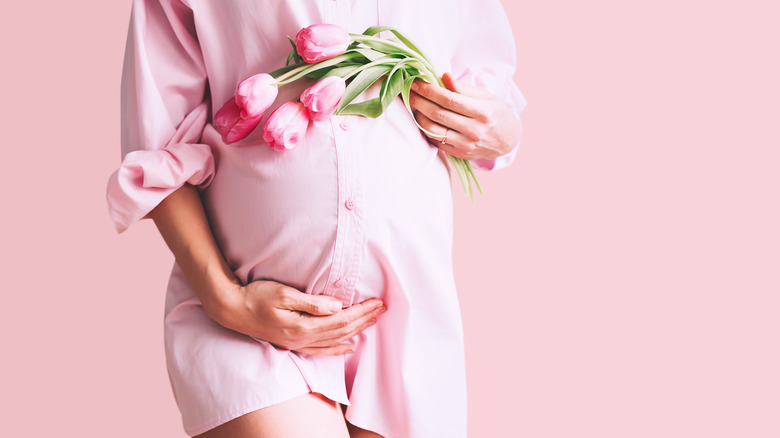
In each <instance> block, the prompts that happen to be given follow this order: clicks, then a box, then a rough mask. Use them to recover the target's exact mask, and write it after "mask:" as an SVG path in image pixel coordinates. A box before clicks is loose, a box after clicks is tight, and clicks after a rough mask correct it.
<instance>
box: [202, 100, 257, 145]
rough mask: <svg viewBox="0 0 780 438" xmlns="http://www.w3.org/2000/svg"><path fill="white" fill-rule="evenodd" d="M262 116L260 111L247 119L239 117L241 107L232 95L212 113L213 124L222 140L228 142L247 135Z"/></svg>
mask: <svg viewBox="0 0 780 438" xmlns="http://www.w3.org/2000/svg"><path fill="white" fill-rule="evenodd" d="M262 118H263V114H262V113H260V115H259V116H257V117H252V118H248V119H245V118H243V117H241V109H240V108H239V107H238V104H237V103H236V98H235V96H233V97H231V98H230V99H228V100H227V102H225V104H224V105H222V108H220V109H219V111H217V113H216V114H214V125H215V126H216V127H217V131H219V133H220V134H221V135H222V141H224V142H225V144H230V143H234V142H237V141H239V140H241V139H243V138H245V137H246V136H248V135H249V134H250V133H251V132H252V131H254V129H255V128H256V127H257V125H259V124H260V120H261V119H262Z"/></svg>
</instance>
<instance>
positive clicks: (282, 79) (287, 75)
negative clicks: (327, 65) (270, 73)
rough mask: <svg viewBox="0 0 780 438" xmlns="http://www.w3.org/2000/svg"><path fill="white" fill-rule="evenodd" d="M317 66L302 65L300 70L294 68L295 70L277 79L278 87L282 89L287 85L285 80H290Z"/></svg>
mask: <svg viewBox="0 0 780 438" xmlns="http://www.w3.org/2000/svg"><path fill="white" fill-rule="evenodd" d="M315 65H316V64H305V65H302V66H300V67H298V68H294V69H292V70H290V71H288V72H287V73H285V74H283V75H281V76H279V77H278V78H276V84H277V86H278V87H281V86H282V85H285V83H284V80H285V79H287V78H289V77H291V76H295V75H296V74H298V73H300V72H302V71H306V69H307V68H310V67H312V66H315Z"/></svg>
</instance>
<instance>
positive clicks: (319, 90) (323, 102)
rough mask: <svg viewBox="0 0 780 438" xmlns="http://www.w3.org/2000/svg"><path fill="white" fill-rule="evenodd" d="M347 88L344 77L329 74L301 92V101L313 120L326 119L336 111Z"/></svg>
mask: <svg viewBox="0 0 780 438" xmlns="http://www.w3.org/2000/svg"><path fill="white" fill-rule="evenodd" d="M346 88H347V85H346V83H345V82H344V78H340V77H338V76H328V77H327V78H324V79H322V80H320V81H318V82H317V83H316V84H314V85H312V86H311V87H309V88H307V89H305V90H303V93H301V103H303V106H305V107H306V110H307V111H308V112H309V118H310V119H312V120H325V119H327V118H328V117H330V116H331V115H333V112H334V111H336V107H338V106H339V101H340V100H341V96H342V95H343V94H344V90H345V89H346Z"/></svg>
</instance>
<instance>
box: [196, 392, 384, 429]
mask: <svg viewBox="0 0 780 438" xmlns="http://www.w3.org/2000/svg"><path fill="white" fill-rule="evenodd" d="M356 436H357V437H360V438H363V437H365V438H369V437H373V436H379V435H350V433H349V432H348V431H347V424H346V421H344V415H343V413H342V412H341V407H340V405H339V404H338V403H336V402H334V401H331V400H329V399H328V398H326V397H324V396H322V395H320V394H316V393H309V394H306V395H302V396H300V397H296V398H294V399H292V400H288V401H286V402H283V403H279V404H276V405H273V406H268V407H267V408H263V409H259V410H257V411H254V412H250V413H248V414H246V415H242V416H240V417H238V418H236V419H235V420H231V421H228V422H227V423H225V424H223V425H221V426H218V427H216V428H214V429H211V430H210V431H208V432H206V433H204V434H202V435H198V437H197V438H311V437H322V438H351V437H356Z"/></svg>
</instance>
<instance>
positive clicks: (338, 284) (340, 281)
mask: <svg viewBox="0 0 780 438" xmlns="http://www.w3.org/2000/svg"><path fill="white" fill-rule="evenodd" d="M348 284H349V282H348V281H347V280H346V279H345V278H339V279H338V280H337V281H336V282H335V283H333V285H334V286H336V287H337V288H339V289H344V288H346V287H347V285H348Z"/></svg>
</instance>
